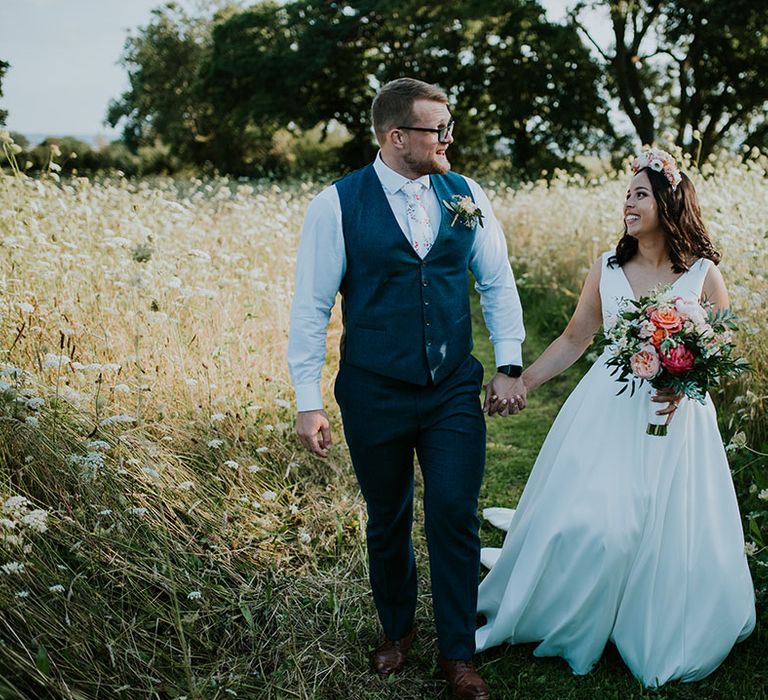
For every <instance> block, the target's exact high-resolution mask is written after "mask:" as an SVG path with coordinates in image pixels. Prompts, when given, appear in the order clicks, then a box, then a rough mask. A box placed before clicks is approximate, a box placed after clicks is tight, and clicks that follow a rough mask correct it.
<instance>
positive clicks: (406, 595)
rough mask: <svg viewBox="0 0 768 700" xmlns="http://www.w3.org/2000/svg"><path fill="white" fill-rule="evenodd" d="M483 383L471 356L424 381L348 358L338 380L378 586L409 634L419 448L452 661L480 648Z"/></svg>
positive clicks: (389, 615)
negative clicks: (442, 376)
mask: <svg viewBox="0 0 768 700" xmlns="http://www.w3.org/2000/svg"><path fill="white" fill-rule="evenodd" d="M482 380H483V368H482V365H481V364H480V363H479V362H478V361H477V360H476V359H475V358H474V357H472V356H469V357H468V358H467V359H466V360H465V361H464V362H463V363H462V364H461V366H459V367H458V369H456V371H455V372H453V374H452V375H451V376H449V377H448V378H446V379H444V380H443V381H441V382H440V383H439V384H437V385H429V386H425V387H422V386H418V385H414V384H410V383H407V382H402V381H399V380H397V379H390V378H387V377H383V376H381V375H378V374H373V373H371V372H367V371H365V370H362V369H360V368H358V367H352V366H350V365H346V364H344V363H342V364H341V366H340V368H339V374H338V376H337V378H336V386H335V395H336V400H337V401H338V404H339V407H340V408H341V415H342V421H343V424H344V434H345V436H346V440H347V445H348V446H349V451H350V455H351V457H352V464H353V466H354V469H355V474H356V475H357V480H358V482H359V484H360V489H361V491H362V494H363V497H364V498H365V502H366V505H367V508H368V527H367V541H368V560H369V566H370V577H371V588H372V590H373V598H374V602H375V604H376V609H377V611H378V614H379V619H380V620H381V624H382V627H383V628H384V634H386V636H387V637H388V638H390V639H400V638H401V637H403V636H405V635H406V634H407V633H408V632H409V631H410V629H411V627H412V626H413V620H414V614H415V610H416V566H415V561H414V556H413V543H412V540H411V527H412V523H413V477H414V454H415V455H416V456H418V461H419V466H420V467H421V472H422V476H423V479H424V527H425V531H426V535H427V546H428V550H429V568H430V576H431V579H432V601H433V606H434V612H435V624H436V627H437V638H438V647H439V649H440V652H441V653H442V654H443V656H445V657H446V658H449V659H469V658H470V657H471V656H472V654H474V651H475V627H476V625H475V618H476V611H477V586H478V581H479V575H480V538H479V535H478V530H479V526H480V521H479V519H478V517H477V499H478V494H479V491H480V484H481V482H482V479H483V469H484V465H485V418H484V416H483V413H482V409H481V404H480V397H479V393H480V388H481V385H482Z"/></svg>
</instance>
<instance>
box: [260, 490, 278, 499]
mask: <svg viewBox="0 0 768 700" xmlns="http://www.w3.org/2000/svg"><path fill="white" fill-rule="evenodd" d="M261 497H262V498H263V499H264V500H265V501H274V500H275V499H276V498H277V494H276V493H275V492H274V491H265V492H264V493H263V494H261Z"/></svg>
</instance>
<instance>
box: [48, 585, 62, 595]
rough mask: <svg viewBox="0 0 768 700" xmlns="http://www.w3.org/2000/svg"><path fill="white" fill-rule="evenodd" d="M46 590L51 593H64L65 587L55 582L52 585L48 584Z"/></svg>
mask: <svg viewBox="0 0 768 700" xmlns="http://www.w3.org/2000/svg"><path fill="white" fill-rule="evenodd" d="M48 590H49V591H50V592H51V593H64V591H65V590H66V589H65V588H64V586H62V585H61V584H60V583H57V584H56V585H54V586H48Z"/></svg>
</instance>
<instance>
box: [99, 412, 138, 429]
mask: <svg viewBox="0 0 768 700" xmlns="http://www.w3.org/2000/svg"><path fill="white" fill-rule="evenodd" d="M135 422H136V419H135V418H134V417H133V416H129V415H128V414H127V413H121V414H119V415H116V416H107V417H106V418H102V419H101V421H100V422H99V425H101V426H102V427H104V426H107V425H115V424H117V423H135Z"/></svg>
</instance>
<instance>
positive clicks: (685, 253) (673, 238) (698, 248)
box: [608, 168, 720, 273]
mask: <svg viewBox="0 0 768 700" xmlns="http://www.w3.org/2000/svg"><path fill="white" fill-rule="evenodd" d="M643 171H645V172H646V173H647V175H648V179H649V180H650V181H651V189H652V190H653V197H654V199H655V200H656V209H657V211H658V215H659V226H660V228H661V230H662V232H663V233H664V236H665V238H666V239H667V246H668V248H669V257H670V259H671V260H672V269H673V270H674V271H675V272H678V273H683V272H685V271H687V270H688V268H689V266H690V265H689V263H691V262H693V261H694V260H698V259H699V258H707V259H708V260H711V261H712V262H713V263H715V265H717V264H718V263H719V262H720V253H718V252H717V251H716V250H715V248H714V246H713V245H712V241H711V240H710V239H709V234H708V233H707V227H706V226H705V225H704V221H703V220H702V218H701V208H700V207H699V200H698V198H697V196H696V188H695V187H694V186H693V182H691V179H690V178H689V177H688V176H687V175H686V174H685V173H681V176H682V178H683V179H682V180H681V182H680V183H679V184H678V186H677V188H676V189H672V185H671V184H670V182H669V180H667V178H666V177H665V176H664V175H662V174H661V173H660V172H657V171H656V170H652V169H651V168H642V170H639V171H638V172H643ZM636 254H637V239H636V238H634V237H633V236H630V235H629V234H628V233H627V223H626V221H625V222H624V235H623V236H622V237H621V240H620V241H619V242H618V244H617V245H616V252H615V253H614V254H613V255H612V256H611V257H610V259H609V260H608V264H609V265H610V266H611V267H613V266H614V265H618V266H619V267H623V266H624V265H625V264H626V263H628V262H629V261H630V260H631V259H632V258H634V257H635V255H636Z"/></svg>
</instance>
